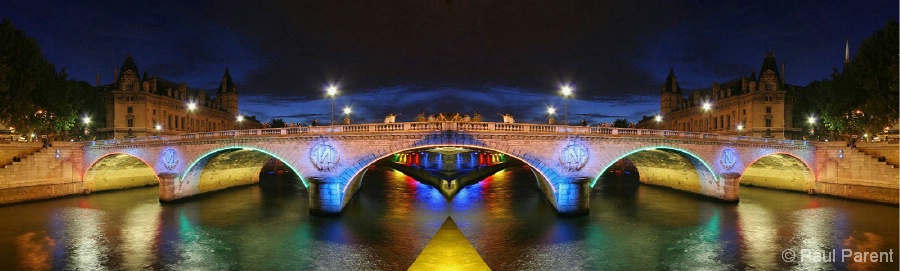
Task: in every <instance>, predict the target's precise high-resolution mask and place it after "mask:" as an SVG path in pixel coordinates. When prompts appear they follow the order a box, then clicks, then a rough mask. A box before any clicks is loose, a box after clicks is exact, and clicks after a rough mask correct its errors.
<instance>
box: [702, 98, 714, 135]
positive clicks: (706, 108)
mask: <svg viewBox="0 0 900 271" xmlns="http://www.w3.org/2000/svg"><path fill="white" fill-rule="evenodd" d="M711 109H712V104H710V103H709V102H704V103H703V112H706V132H707V133H709V132H710V128H709V110H711Z"/></svg>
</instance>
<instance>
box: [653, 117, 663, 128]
mask: <svg viewBox="0 0 900 271" xmlns="http://www.w3.org/2000/svg"><path fill="white" fill-rule="evenodd" d="M654 119H656V129H657V130H659V128H660V127H659V126H660V124H661V123H662V116H661V115H656V118H654Z"/></svg>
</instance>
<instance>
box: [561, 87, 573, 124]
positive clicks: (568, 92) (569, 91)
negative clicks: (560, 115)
mask: <svg viewBox="0 0 900 271" xmlns="http://www.w3.org/2000/svg"><path fill="white" fill-rule="evenodd" d="M561 91H562V95H563V97H565V99H566V126H569V95H572V87H571V86H569V85H564V86H563V87H562V89H561Z"/></svg>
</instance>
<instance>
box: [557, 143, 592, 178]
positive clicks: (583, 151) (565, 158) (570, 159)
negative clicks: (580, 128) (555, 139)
mask: <svg viewBox="0 0 900 271" xmlns="http://www.w3.org/2000/svg"><path fill="white" fill-rule="evenodd" d="M587 161H588V149H587V148H586V147H585V146H584V145H582V144H579V143H574V142H573V143H570V144H569V145H568V146H566V147H565V148H563V149H562V151H561V152H560V153H559V163H560V164H561V165H562V167H563V168H564V169H566V170H567V171H579V170H581V168H583V167H584V165H585V164H587Z"/></svg>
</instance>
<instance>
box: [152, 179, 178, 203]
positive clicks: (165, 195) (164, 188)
mask: <svg viewBox="0 0 900 271" xmlns="http://www.w3.org/2000/svg"><path fill="white" fill-rule="evenodd" d="M156 176H157V177H159V201H160V202H167V201H174V200H177V199H178V198H179V197H178V196H177V195H175V186H176V184H175V183H176V182H177V180H178V174H175V173H162V174H158V175H156Z"/></svg>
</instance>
